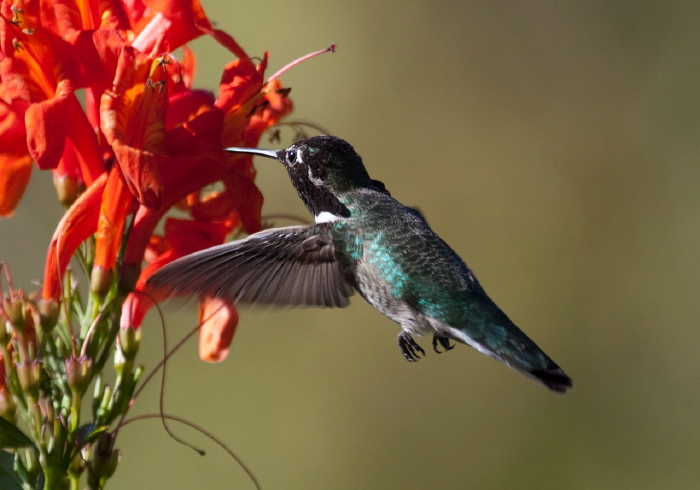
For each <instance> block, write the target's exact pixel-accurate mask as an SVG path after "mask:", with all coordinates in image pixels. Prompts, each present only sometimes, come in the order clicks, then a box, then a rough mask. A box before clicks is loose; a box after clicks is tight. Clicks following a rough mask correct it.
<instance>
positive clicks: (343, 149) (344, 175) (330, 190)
mask: <svg viewBox="0 0 700 490" xmlns="http://www.w3.org/2000/svg"><path fill="white" fill-rule="evenodd" d="M226 151H231V152H235V153H253V154H255V155H261V156H265V157H268V158H273V159H275V160H277V161H279V162H281V163H282V164H283V165H284V166H285V168H286V169H287V173H289V177H290V178H291V180H292V184H294V187H295V188H296V190H297V192H298V193H299V196H300V197H301V198H302V199H303V200H304V203H305V204H306V207H307V208H309V211H311V212H312V213H313V214H314V215H315V216H316V217H318V216H319V215H320V214H321V213H323V212H327V213H331V214H332V215H334V216H346V217H347V216H349V215H350V213H349V211H348V209H347V208H346V207H345V206H344V205H343V204H342V203H341V202H340V201H339V199H338V197H339V196H340V195H341V194H343V193H345V192H349V191H351V190H353V189H357V188H359V187H375V186H376V182H374V181H372V179H371V178H370V177H369V174H367V170H366V169H365V166H364V165H363V163H362V158H360V156H359V155H358V154H357V153H356V152H355V150H354V149H353V147H352V145H350V143H348V142H347V141H345V140H342V139H340V138H337V137H335V136H327V135H323V136H314V137H311V138H307V139H304V140H301V141H298V142H297V143H294V144H293V145H291V146H289V147H288V148H286V149H284V150H279V151H275V150H260V149H257V148H226Z"/></svg>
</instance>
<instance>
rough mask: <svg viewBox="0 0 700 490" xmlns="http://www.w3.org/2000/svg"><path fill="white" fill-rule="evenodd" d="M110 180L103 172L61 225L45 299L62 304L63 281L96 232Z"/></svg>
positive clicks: (51, 254)
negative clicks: (70, 265) (100, 210)
mask: <svg viewBox="0 0 700 490" xmlns="http://www.w3.org/2000/svg"><path fill="white" fill-rule="evenodd" d="M106 183H107V174H102V175H101V176H100V177H99V178H98V179H97V180H96V181H95V182H94V183H93V184H92V185H91V186H90V187H88V189H87V190H86V191H85V192H84V193H83V194H81V196H80V197H79V198H78V199H77V200H76V201H75V202H74V203H73V205H72V206H71V207H70V209H68V211H67V212H66V214H65V215H63V219H61V222H60V223H59V224H58V227H57V228H56V231H55V232H54V234H53V238H52V239H51V244H50V245H49V252H48V255H47V257H46V268H45V271H44V288H43V292H42V298H43V299H44V300H45V301H55V302H56V303H58V301H59V299H60V297H61V281H62V280H63V274H64V273H65V272H66V267H68V263H69V262H70V259H71V257H73V254H74V253H75V251H76V250H77V249H78V246H79V245H80V244H81V243H82V242H84V241H85V240H86V239H87V238H88V237H89V236H90V235H92V234H93V233H95V229H96V228H97V221H98V217H99V209H100V201H101V200H102V194H103V193H104V191H105V185H106Z"/></svg>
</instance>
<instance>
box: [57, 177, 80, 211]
mask: <svg viewBox="0 0 700 490" xmlns="http://www.w3.org/2000/svg"><path fill="white" fill-rule="evenodd" d="M53 186H54V187H55V188H56V194H57V195H58V202H60V203H61V204H63V205H64V206H65V207H69V206H70V205H71V204H73V203H74V202H75V200H76V199H77V198H78V193H79V186H78V179H76V178H75V177H71V176H69V175H58V174H57V173H54V174H53Z"/></svg>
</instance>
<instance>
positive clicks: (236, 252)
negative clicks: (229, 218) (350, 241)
mask: <svg viewBox="0 0 700 490" xmlns="http://www.w3.org/2000/svg"><path fill="white" fill-rule="evenodd" d="M329 226H330V224H321V225H313V226H290V227H287V228H273V229H270V230H264V231H261V232H259V233H255V234H253V235H250V236H249V237H248V238H245V239H244V240H239V241H235V242H230V243H226V244H224V245H219V246H217V247H212V248H209V249H207V250H202V251H201V252H196V253H193V254H191V255H188V256H186V257H182V258H181V259H178V260H175V261H173V262H171V263H170V264H167V265H165V266H164V267H162V268H161V269H159V270H158V271H157V272H156V273H155V274H153V275H152V276H151V277H150V278H149V279H148V281H147V282H146V288H147V290H149V291H151V292H153V293H155V295H157V296H161V297H162V296H166V297H171V296H182V295H187V296H189V295H204V296H216V297H226V298H230V299H233V300H234V301H236V302H246V303H262V304H273V305H280V306H283V305H285V306H298V305H308V306H327V307H344V306H347V305H348V304H349V300H348V298H349V297H350V296H351V295H352V294H353V289H352V287H351V286H350V285H349V284H348V283H347V281H346V280H345V277H344V275H343V271H342V268H341V266H340V263H339V262H338V261H337V259H336V256H335V247H334V245H333V240H332V238H331V235H330V228H329Z"/></svg>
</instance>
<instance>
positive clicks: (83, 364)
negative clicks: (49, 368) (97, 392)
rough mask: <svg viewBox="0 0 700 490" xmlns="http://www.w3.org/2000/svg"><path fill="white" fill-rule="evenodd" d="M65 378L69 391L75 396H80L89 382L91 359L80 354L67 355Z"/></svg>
mask: <svg viewBox="0 0 700 490" xmlns="http://www.w3.org/2000/svg"><path fill="white" fill-rule="evenodd" d="M65 366H66V380H67V381H68V386H70V389H71V391H72V392H73V394H74V395H76V396H77V397H79V398H80V397H82V396H83V394H84V393H85V390H86V389H87V387H88V385H89V384H90V379H91V375H92V359H90V358H88V357H86V356H81V357H78V358H75V357H69V358H67V359H66V361H65Z"/></svg>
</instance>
